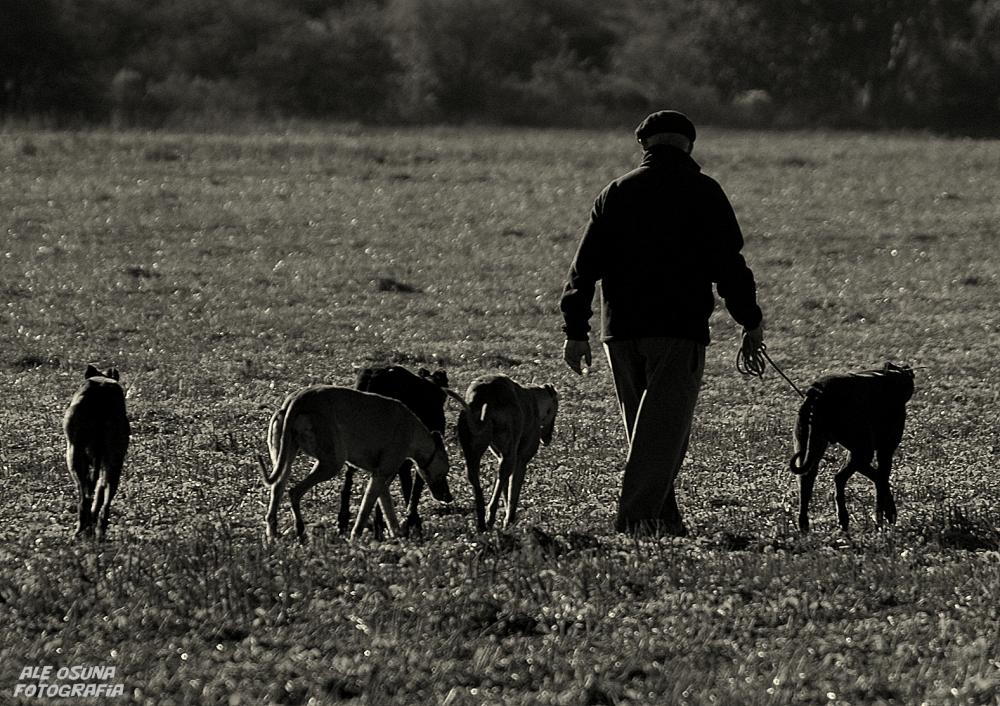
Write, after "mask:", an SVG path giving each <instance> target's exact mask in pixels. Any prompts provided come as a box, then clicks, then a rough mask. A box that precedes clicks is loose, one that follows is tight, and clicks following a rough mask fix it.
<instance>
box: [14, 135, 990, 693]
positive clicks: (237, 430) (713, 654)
mask: <svg viewBox="0 0 1000 706" xmlns="http://www.w3.org/2000/svg"><path fill="white" fill-rule="evenodd" d="M695 156H696V157H698V158H699V159H700V161H701V162H702V163H703V165H704V167H705V170H706V171H707V172H708V173H710V174H712V175H713V176H716V177H717V178H718V179H719V180H720V181H721V183H722V184H723V185H724V187H725V188H726V190H727V192H728V193H729V194H730V195H731V197H732V199H733V202H734V205H735V206H736V209H737V213H738V215H739V217H740V219H741V223H742V224H743V227H744V230H745V232H746V235H747V241H748V244H747V249H746V254H747V257H748V259H749V261H750V263H751V265H752V266H753V268H754V270H755V272H756V273H757V277H758V280H759V282H760V291H761V300H762V304H763V307H764V309H765V315H766V325H767V330H768V344H769V351H770V352H771V354H772V356H773V357H774V358H775V360H776V362H778V363H779V364H780V365H782V367H783V368H784V369H785V370H786V372H788V373H789V375H790V376H792V378H793V379H794V380H796V381H797V382H798V383H799V384H800V385H805V384H808V382H809V381H810V380H811V379H812V378H814V377H816V376H818V375H819V374H821V373H824V372H827V371H834V370H845V369H856V368H869V367H874V366H876V365H880V364H881V363H882V362H883V361H884V360H886V359H891V360H894V361H897V362H907V363H910V364H911V365H914V366H921V367H920V369H919V370H918V371H917V372H918V377H917V392H916V394H915V395H914V399H913V401H912V402H911V405H910V413H911V414H910V423H909V426H908V430H907V433H906V436H905V438H904V441H903V445H902V447H901V449H900V453H899V456H898V470H897V472H896V474H895V477H894V487H895V489H896V496H897V503H898V504H899V509H900V517H899V523H898V525H897V526H896V527H894V528H892V529H890V530H887V531H877V530H876V529H875V527H874V526H873V523H872V521H871V519H870V517H868V514H869V510H870V507H871V505H872V500H873V498H872V490H871V488H870V486H869V485H867V484H866V482H865V481H863V480H861V479H856V480H855V481H853V482H852V484H851V485H850V486H849V494H850V495H851V496H852V497H850V498H849V507H850V508H851V510H852V513H853V522H852V534H851V536H849V537H846V536H842V535H841V534H840V533H839V532H837V531H836V520H835V518H834V516H833V513H832V500H829V501H827V502H824V501H825V500H828V495H827V491H828V490H830V489H832V473H830V472H829V470H827V471H826V472H824V473H823V475H822V476H821V481H820V482H821V484H822V485H821V486H819V487H820V488H821V489H822V490H821V492H820V493H819V494H818V498H817V500H818V502H817V505H816V506H815V510H814V513H813V522H814V528H815V530H814V533H813V534H812V535H810V536H809V537H806V538H803V537H799V536H798V535H797V533H795V532H794V531H793V525H794V523H793V513H792V510H791V508H792V507H793V504H794V500H795V497H794V496H795V490H794V486H793V478H792V477H791V476H790V474H788V473H787V472H786V470H785V465H786V462H787V457H788V455H789V453H790V439H789V435H790V429H791V420H792V419H793V417H794V414H795V410H796V408H797V404H798V398H797V396H796V395H795V394H794V392H793V391H792V390H791V389H790V388H789V387H788V386H787V385H786V384H785V383H784V382H783V381H782V380H781V379H780V378H778V377H777V376H776V375H773V374H768V375H767V377H766V378H765V379H764V380H763V381H758V380H745V379H743V378H741V377H740V376H739V375H738V374H737V373H736V371H735V367H734V356H735V352H736V346H737V340H736V334H737V331H736V329H735V327H734V325H733V324H732V322H731V321H730V320H729V319H728V318H727V316H726V315H725V313H719V314H717V315H716V317H715V318H714V319H713V331H714V336H715V340H716V342H715V345H713V346H712V347H711V348H710V349H709V361H708V366H707V373H706V381H705V387H704V390H703V395H702V398H701V401H700V404H699V410H698V418H697V428H696V431H695V436H694V438H693V439H692V446H691V452H690V455H689V462H688V464H687V467H686V468H685V470H684V471H683V472H682V475H681V481H680V488H679V498H680V502H681V505H682V508H683V510H684V512H685V514H686V518H687V521H688V524H689V527H690V529H691V530H692V538H690V539H686V540H675V541H667V540H664V541H662V542H652V541H651V542H639V543H636V542H632V541H628V540H625V539H622V538H619V537H617V536H615V535H613V534H612V533H611V531H610V524H611V519H612V515H613V511H614V503H615V499H616V484H617V481H618V473H619V472H620V467H621V464H622V461H623V439H622V434H621V432H620V429H619V421H618V417H617V412H616V410H615V406H614V404H613V402H612V390H611V386H610V380H609V376H608V374H607V369H606V365H605V364H604V362H603V360H598V361H597V362H596V363H595V366H594V369H593V370H591V371H590V373H589V375H587V376H585V377H582V378H579V377H575V376H573V375H572V374H571V373H570V372H569V371H568V370H567V369H566V368H565V367H564V366H563V365H562V363H561V361H560V346H561V340H560V334H559V325H560V319H559V316H558V296H559V292H560V289H561V286H562V281H563V277H564V275H565V270H566V267H567V266H568V263H569V260H570V258H571V257H572V253H573V251H574V249H575V247H576V240H577V237H578V235H579V232H580V228H581V227H582V225H583V223H584V221H585V218H586V213H587V211H588V209H589V207H590V204H591V201H592V199H593V197H594V196H595V195H596V194H597V192H598V191H599V190H600V188H601V187H602V186H603V185H604V183H605V182H606V181H607V180H609V179H610V178H612V177H614V176H616V175H617V174H619V173H621V172H623V171H624V170H626V169H628V168H630V167H631V166H632V165H634V163H635V159H636V157H637V154H636V152H635V151H634V150H633V145H632V143H631V141H630V140H629V139H628V135H618V134H605V133H590V132H515V131H501V132H496V131H492V130H490V131H486V130H457V129H436V130H413V131H390V130H385V131H362V130H358V129H343V130H334V129H330V130H322V131H321V130H315V131H303V132H301V133H297V134H282V135H266V134H260V135H253V136H241V137H228V136H218V135H215V136H204V135H181V134H177V135H163V134H157V135H145V134H123V135H111V134H104V133H76V134H71V133H15V132H7V133H3V134H0V159H2V160H3V164H4V165H5V167H4V170H3V171H2V172H0V203H2V206H3V208H2V209H0V214H2V215H0V218H2V219H3V221H2V223H0V226H2V232H3V233H4V238H3V244H2V245H0V288H2V291H3V294H4V297H3V304H4V309H3V311H2V313H0V382H2V383H3V385H4V390H5V395H4V399H3V400H2V402H0V425H2V429H3V430H4V434H3V438H2V440H0V488H2V490H3V491H4V497H6V498H8V502H7V503H6V504H5V505H4V506H3V508H0V520H2V522H0V539H2V541H3V547H2V549H0V559H2V561H0V625H2V626H3V627H2V628H0V631H2V633H0V634H2V636H3V639H2V640H0V693H2V694H3V697H4V699H8V698H10V697H11V695H12V694H13V691H14V688H15V685H16V684H17V681H18V675H19V674H20V672H21V669H22V668H23V667H24V666H34V665H46V664H51V665H55V666H56V667H57V668H58V667H59V666H72V665H77V664H81V665H103V664H113V665H115V666H116V667H117V670H118V676H119V677H120V678H121V680H122V681H123V682H124V683H125V684H126V689H125V695H124V696H123V697H121V698H119V699H117V700H116V703H142V704H147V703H148V704H157V705H158V706H159V705H163V704H178V705H179V704H187V703H192V704H193V703H199V704H202V703H206V704H208V703H224V704H241V703H243V704H257V703H265V704H268V703H276V704H306V703H316V704H326V703H336V702H341V701H344V702H349V703H358V704H380V705H381V704H396V703H398V704H414V703H446V704H449V705H450V706H456V705H460V704H521V703H523V704H547V703H552V704H645V703H650V704H652V703H671V704H682V703H687V704H710V703H716V704H719V703H740V704H751V705H752V704H792V703H794V704H856V703H875V704H892V703H895V704H916V703H927V704H966V703H968V704H988V703H1000V671H998V665H997V655H998V654H1000V633H998V630H997V618H998V615H997V608H996V596H997V595H998V593H1000V560H998V554H997V549H998V531H997V526H998V523H997V511H996V507H997V500H998V494H1000V493H998V487H1000V486H998V484H997V483H996V481H995V479H994V478H993V473H994V471H995V469H996V466H997V463H996V459H997V446H996V444H997V441H996V428H997V412H996V405H997V396H998V387H997V383H996V380H997V362H996V361H997V359H996V354H995V351H996V349H997V344H998V338H1000V314H998V313H997V309H996V302H997V300H998V286H1000V281H998V260H997V255H996V239H997V232H996V224H997V223H1000V200H998V198H997V196H996V190H995V169H996V167H995V165H996V164H997V163H998V162H1000V145H998V143H996V142H973V141H946V140H938V139H933V138H928V137H922V136H896V137H873V136H866V135H828V134H822V133H820V134H811V133H810V134H790V135H764V134H756V133H730V132H726V133H721V132H713V131H711V130H705V131H704V135H702V136H700V137H699V144H698V147H697V152H696V155H695ZM91 361H93V362H98V363H101V364H114V365H117V366H118V367H119V368H120V369H121V372H122V380H123V383H124V384H125V385H126V387H127V389H128V404H129V412H130V416H131V418H132V420H133V429H134V431H133V442H132V447H131V449H130V453H129V458H128V460H127V463H126V474H125V485H124V487H123V490H122V492H121V494H120V496H119V497H118V498H116V500H115V503H114V505H113V508H112V526H111V531H110V537H111V539H110V541H109V542H107V543H106V544H105V545H101V546H98V545H92V544H88V543H85V542H75V541H73V540H72V538H71V535H72V521H73V507H72V506H73V502H74V501H73V497H72V496H73V493H72V485H71V482H70V479H69V476H68V474H67V472H66V470H65V466H64V461H63V447H62V440H61V437H60V427H59V420H60V418H61V415H62V412H63V410H64V408H65V405H66V404H67V403H68V400H69V397H70V396H71V394H72V392H73V391H74V390H75V388H76V387H77V386H78V384H79V383H80V381H81V376H82V371H83V369H84V366H85V364H86V363H87V362H91ZM385 361H392V362H398V363H403V364H406V365H410V366H419V365H423V366H428V367H431V366H435V365H443V366H444V367H446V368H447V370H448V373H449V376H450V377H451V379H452V381H453V382H452V384H453V386H454V387H455V388H456V389H459V390H461V389H464V387H465V385H467V384H468V382H469V381H471V380H472V379H473V378H474V377H476V376H477V375H479V374H482V373H484V372H487V371H491V370H501V371H503V372H506V373H508V374H510V375H511V376H513V377H515V378H516V379H518V380H522V381H526V382H531V381H535V382H552V383H554V384H555V385H556V386H557V387H558V388H559V390H560V392H561V394H562V400H563V401H562V404H561V409H560V415H561V416H560V419H559V420H558V423H557V438H556V439H555V441H554V443H553V445H552V446H551V447H548V448H546V449H543V450H542V451H541V452H540V454H539V455H538V457H537V458H536V460H535V462H534V463H533V464H532V466H531V467H530V469H529V478H528V482H527V485H526V488H525V492H524V496H523V499H522V507H521V508H520V509H521V510H523V512H522V513H521V519H520V522H519V524H518V525H517V526H515V528H514V529H513V530H511V531H510V532H508V533H496V532H493V533H489V534H487V535H483V536H479V535H477V534H475V533H474V532H473V529H472V526H473V520H472V515H471V509H472V502H471V494H470V493H469V491H468V489H467V487H466V486H465V483H464V479H463V475H464V473H463V471H462V462H461V457H460V453H459V451H458V448H457V445H456V444H455V442H454V439H449V449H450V452H451V456H452V466H453V473H454V476H453V479H452V489H453V491H454V492H455V493H456V496H457V499H456V503H455V506H454V507H453V508H444V507H440V506H435V505H434V504H433V502H431V501H428V503H427V504H426V506H425V513H424V514H425V531H426V533H427V536H426V537H425V538H424V539H423V540H406V541H391V542H386V543H384V544H375V543H371V542H369V541H367V540H366V541H361V542H358V543H355V544H354V545H351V544H348V543H347V542H346V541H344V540H342V539H341V538H339V537H337V536H335V534H334V528H335V519H334V518H335V510H336V498H337V493H336V490H337V489H336V487H335V485H334V484H330V485H329V486H328V487H320V488H317V489H315V490H314V491H311V492H310V494H309V496H308V497H307V498H306V499H305V503H306V504H307V505H308V508H307V509H306V514H307V517H309V518H310V525H309V531H310V536H311V541H310V543H309V544H307V545H305V546H298V545H295V544H294V543H292V542H290V541H279V542H275V543H273V544H264V543H263V542H262V534H263V524H262V517H263V501H264V492H263V488H262V486H261V484H260V481H259V472H258V471H257V469H256V468H255V466H254V458H255V455H256V453H258V452H259V451H261V450H262V449H263V443H264V432H265V428H266V424H267V419H268V417H269V414H270V412H271V410H273V409H274V408H275V407H276V406H277V405H278V404H280V402H281V400H282V399H283V397H284V396H285V394H286V393H288V392H289V391H291V390H294V389H297V388H299V387H301V386H303V385H306V384H311V383H314V382H332V383H340V384H350V382H351V381H352V380H353V375H354V371H355V369H356V368H358V367H360V366H363V365H368V364H371V363H374V362H385ZM300 463H301V464H303V466H302V467H304V463H305V462H304V461H300ZM300 472H301V471H300ZM289 514H290V513H288V512H287V510H284V511H283V514H282V515H281V522H282V526H283V527H287V526H288V524H289ZM154 633H155V635H156V638H155V639H151V638H150V635H151V634H154ZM82 702H86V700H74V703H82Z"/></svg>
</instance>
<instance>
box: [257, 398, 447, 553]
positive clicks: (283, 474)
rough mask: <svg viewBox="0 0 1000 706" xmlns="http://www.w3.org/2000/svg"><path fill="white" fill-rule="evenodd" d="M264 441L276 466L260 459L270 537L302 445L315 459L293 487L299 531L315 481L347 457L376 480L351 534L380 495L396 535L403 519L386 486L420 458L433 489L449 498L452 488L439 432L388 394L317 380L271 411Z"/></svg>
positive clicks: (291, 494)
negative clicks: (303, 506)
mask: <svg viewBox="0 0 1000 706" xmlns="http://www.w3.org/2000/svg"><path fill="white" fill-rule="evenodd" d="M267 444H268V448H269V450H270V452H271V463H272V464H273V470H272V471H271V473H270V474H268V472H267V468H266V467H265V465H264V462H263V460H261V473H262V475H263V476H264V484H265V485H266V486H267V487H268V489H269V490H270V491H271V501H270V504H269V505H268V508H267V515H266V517H265V520H266V522H267V536H268V537H274V536H275V535H276V534H277V531H278V504H279V503H280V502H281V496H282V494H283V492H284V489H285V484H286V483H287V482H288V474H289V472H290V471H291V468H292V462H293V461H295V457H296V456H297V455H298V453H299V451H303V452H304V453H306V454H308V455H309V456H312V457H313V458H315V459H316V463H315V465H314V466H313V468H312V471H310V473H309V475H307V476H306V477H305V478H303V479H302V481H301V482H299V483H298V485H295V486H294V487H292V488H291V489H290V490H289V491H288V497H289V499H290V500H291V502H292V514H293V515H294V516H295V533H296V535H298V536H299V537H301V536H302V535H303V534H304V533H305V523H304V522H303V521H302V512H301V510H300V509H299V503H300V501H301V500H302V495H303V494H304V493H305V492H306V491H307V490H309V488H311V487H313V486H314V485H316V484H317V483H321V482H323V481H325V480H328V479H330V478H333V477H334V476H335V475H337V473H339V472H340V470H341V469H342V468H343V467H344V464H345V463H349V464H351V465H352V466H355V467H357V468H363V469H366V470H368V471H369V472H370V473H371V474H372V477H371V480H370V481H369V482H368V487H367V488H366V490H365V494H364V497H363V498H362V500H361V509H360V510H359V511H358V517H357V520H356V521H355V523H354V529H353V530H352V532H351V539H354V538H355V537H357V535H358V534H359V533H360V532H361V530H362V528H363V527H364V526H365V523H366V522H367V521H368V516H369V515H370V514H371V511H372V508H373V507H374V505H375V502H376V500H377V501H378V503H379V505H381V507H382V513H383V515H385V518H386V521H387V522H388V523H389V528H390V530H391V531H392V534H393V536H394V537H398V536H399V520H398V519H397V517H396V511H395V508H394V507H393V504H392V497H391V495H390V494H389V484H390V483H391V482H392V479H393V478H394V477H395V476H396V473H397V472H399V470H400V468H402V467H403V466H405V465H407V464H408V461H409V460H412V461H414V462H415V463H416V466H417V472H418V473H420V475H422V476H423V478H424V480H425V481H426V482H427V485H428V487H430V489H431V494H432V495H433V496H434V498H435V499H437V500H440V501H441V502H451V492H450V491H449V490H448V453H447V451H445V448H444V441H443V439H442V438H441V434H439V433H437V432H430V431H428V430H427V427H425V426H424V425H423V424H422V423H421V422H420V420H419V419H417V417H416V415H414V414H413V412H411V411H410V410H408V409H407V408H406V407H405V406H404V405H403V403H402V402H398V401H396V400H393V399H389V398H388V397H382V396H381V395H375V394H371V393H368V392H360V391H358V390H352V389H350V388H346V387H337V386H334V385H314V386H312V387H307V388H305V389H304V390H300V391H299V392H295V393H292V394H291V395H289V396H288V397H287V398H285V401H284V403H283V404H282V405H281V409H279V410H278V411H277V412H275V413H274V415H273V416H272V417H271V423H270V425H269V426H268V432H267Z"/></svg>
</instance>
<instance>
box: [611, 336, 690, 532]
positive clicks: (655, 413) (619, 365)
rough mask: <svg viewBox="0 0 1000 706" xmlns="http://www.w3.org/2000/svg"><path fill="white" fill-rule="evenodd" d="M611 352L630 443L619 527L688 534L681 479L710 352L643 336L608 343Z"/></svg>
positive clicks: (677, 340) (672, 340)
mask: <svg viewBox="0 0 1000 706" xmlns="http://www.w3.org/2000/svg"><path fill="white" fill-rule="evenodd" d="M604 350H605V353H606V354H607V357H608V362H609V363H610V365H611V372H612V375H613V376H614V381H615V390H616V392H617V395H618V404H619V406H620V407H621V412H622V419H623V421H624V422H625V434H626V437H627V439H628V445H629V448H628V459H627V460H626V462H625V474H624V476H623V477H622V492H621V498H620V500H619V504H618V517H617V520H616V521H615V529H616V530H617V531H618V532H627V533H633V532H643V533H647V532H661V533H664V534H674V535H683V534H686V529H685V527H684V522H683V520H682V519H681V514H680V510H679V509H678V507H677V500H676V498H675V497H674V479H675V478H676V477H677V472H678V471H679V470H680V467H681V463H682V462H683V461H684V455H685V454H686V453H687V447H688V439H689V437H690V434H691V423H692V420H693V418H694V408H695V404H696V403H697V401H698V392H699V390H700V389H701V379H702V375H703V373H704V371H705V346H704V345H702V344H701V343H696V342H694V341H689V340H686V339H681V338H639V339H633V340H625V341H611V342H609V343H605V344H604Z"/></svg>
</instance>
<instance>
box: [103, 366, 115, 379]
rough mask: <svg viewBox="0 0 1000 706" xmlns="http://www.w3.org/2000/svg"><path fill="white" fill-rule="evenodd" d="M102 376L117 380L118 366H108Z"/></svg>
mask: <svg viewBox="0 0 1000 706" xmlns="http://www.w3.org/2000/svg"><path fill="white" fill-rule="evenodd" d="M104 377H106V378H111V379H112V380H114V381H115V382H118V368H108V370H107V372H106V373H104Z"/></svg>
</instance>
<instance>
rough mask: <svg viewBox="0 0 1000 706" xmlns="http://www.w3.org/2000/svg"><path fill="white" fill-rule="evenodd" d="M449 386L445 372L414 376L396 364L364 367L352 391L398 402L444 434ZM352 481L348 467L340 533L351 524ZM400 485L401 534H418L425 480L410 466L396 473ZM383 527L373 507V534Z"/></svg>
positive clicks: (425, 424)
mask: <svg viewBox="0 0 1000 706" xmlns="http://www.w3.org/2000/svg"><path fill="white" fill-rule="evenodd" d="M447 387H448V375H447V373H445V371H444V370H436V371H434V372H433V373H431V372H429V371H427V370H425V369H423V368H421V369H420V370H419V371H418V373H417V374H416V375H414V374H413V373H412V372H410V371H409V370H407V369H406V368H404V367H401V366H399V365H389V366H381V367H375V368H364V369H363V370H361V372H359V373H358V378H357V382H356V383H355V389H358V390H361V391H362V392H374V393H375V394H377V395H382V396H383V397H391V398H392V399H394V400H399V401H400V402H402V403H403V404H404V405H406V407H407V409H409V410H410V411H411V412H413V413H414V414H415V415H416V416H417V418H418V419H419V420H420V421H421V422H423V423H424V426H426V427H427V429H428V430H430V431H436V432H439V433H440V434H442V435H444V426H445V416H444V404H445V401H446V400H447V399H448V396H447V394H446V393H445V392H444V388H447ZM353 482H354V469H353V468H352V467H351V466H350V465H348V466H347V468H346V470H345V472H344V487H343V489H342V490H341V493H340V514H339V515H338V517H337V526H338V528H339V529H340V532H341V533H344V532H346V531H347V529H348V527H349V525H350V523H351V485H352V484H353ZM399 484H400V487H401V489H402V491H403V498H404V500H405V501H406V504H407V506H406V519H405V520H404V521H403V525H402V529H403V532H404V533H406V532H409V530H410V529H411V528H412V529H415V530H416V532H417V533H418V534H419V533H420V532H421V524H422V522H421V520H420V515H419V513H418V512H417V506H418V505H419V503H420V494H421V492H422V491H423V489H424V479H423V478H421V477H420V475H419V474H417V478H416V481H414V479H413V469H412V467H407V468H406V469H404V470H401V471H400V472H399ZM383 526H384V523H383V519H382V509H381V507H376V510H375V519H374V527H375V532H376V534H378V535H380V534H381V533H382V527H383Z"/></svg>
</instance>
